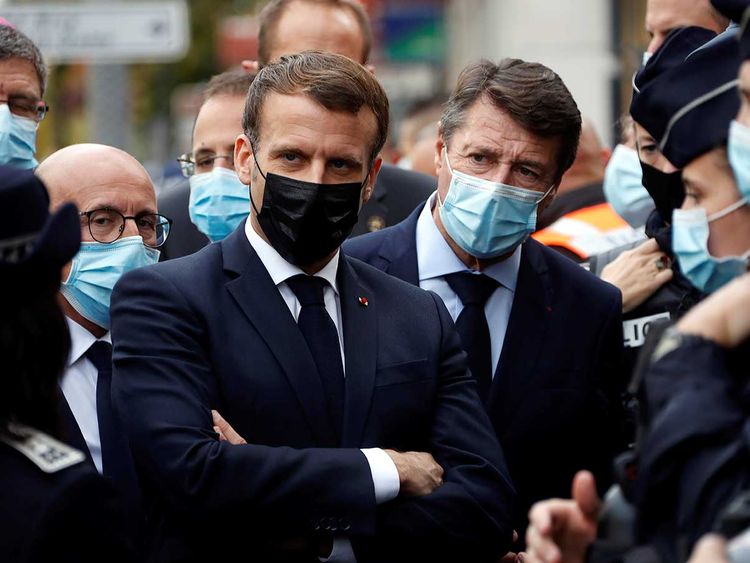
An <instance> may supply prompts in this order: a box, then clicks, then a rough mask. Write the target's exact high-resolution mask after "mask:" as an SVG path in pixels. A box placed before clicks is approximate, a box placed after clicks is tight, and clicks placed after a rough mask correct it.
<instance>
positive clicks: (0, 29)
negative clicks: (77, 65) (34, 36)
mask: <svg viewBox="0 0 750 563" xmlns="http://www.w3.org/2000/svg"><path fill="white" fill-rule="evenodd" d="M6 59H23V60H26V61H29V62H30V63H31V64H32V65H34V70H36V76H37V78H38V79H39V90H40V91H41V92H42V95H44V90H45V89H46V88H47V66H46V65H45V64H44V60H43V59H42V53H41V52H40V51H39V48H38V47H37V46H36V45H34V42H33V41H32V40H31V39H29V38H28V37H27V36H26V35H24V34H23V33H21V32H20V31H18V30H17V29H14V28H12V27H10V26H8V25H0V60H6Z"/></svg>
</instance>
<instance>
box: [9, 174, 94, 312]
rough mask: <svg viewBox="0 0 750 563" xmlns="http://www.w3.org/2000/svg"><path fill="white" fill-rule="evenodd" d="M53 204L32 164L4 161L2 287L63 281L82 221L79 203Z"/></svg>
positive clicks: (77, 244)
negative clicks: (23, 165)
mask: <svg viewBox="0 0 750 563" xmlns="http://www.w3.org/2000/svg"><path fill="white" fill-rule="evenodd" d="M48 208H49V195H48V194H47V190H46V188H45V187H44V184H43V183H42V181H41V180H40V179H39V178H37V176H36V175H35V174H34V173H33V172H32V171H31V170H23V169H20V168H15V167H12V166H0V288H1V289H5V290H7V289H11V290H18V291H34V290H36V289H39V288H40V287H41V286H44V287H57V286H58V285H59V283H60V269H61V268H62V267H63V266H64V265H65V264H66V263H67V262H69V261H70V260H71V259H72V258H73V256H75V254H76V252H78V248H79V247H80V244H81V226H80V220H79V217H78V210H77V209H76V207H75V205H73V204H71V203H68V204H64V205H62V206H61V207H60V208H59V209H58V210H57V211H56V212H55V213H54V214H50V212H49V209H48ZM12 298H13V297H11V299H12Z"/></svg>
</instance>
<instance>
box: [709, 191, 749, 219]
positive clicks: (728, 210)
mask: <svg viewBox="0 0 750 563" xmlns="http://www.w3.org/2000/svg"><path fill="white" fill-rule="evenodd" d="M744 205H747V200H746V199H745V198H744V197H743V198H742V199H740V200H738V201H735V202H734V203H733V204H732V205H730V206H728V207H725V208H724V209H722V210H720V211H717V212H716V213H713V214H711V215H709V216H707V217H706V221H708V222H709V223H710V222H711V221H716V220H718V219H721V218H723V217H726V216H727V215H729V214H730V213H732V212H734V211H737V210H738V209H739V208H740V207H742V206H744Z"/></svg>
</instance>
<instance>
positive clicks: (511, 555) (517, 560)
mask: <svg viewBox="0 0 750 563" xmlns="http://www.w3.org/2000/svg"><path fill="white" fill-rule="evenodd" d="M517 541H518V532H516V531H515V530H513V541H512V542H511V543H516V542H517ZM525 557H526V554H525V553H524V552H523V551H519V552H518V553H516V552H514V551H509V552H508V553H506V554H505V555H503V556H502V557H501V558H500V559H498V560H497V563H523V561H524V558H525Z"/></svg>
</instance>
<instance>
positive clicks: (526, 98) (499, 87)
mask: <svg viewBox="0 0 750 563" xmlns="http://www.w3.org/2000/svg"><path fill="white" fill-rule="evenodd" d="M483 97H486V99H487V100H489V101H490V102H491V103H492V104H493V105H494V106H495V107H497V108H498V109H500V110H502V111H504V112H507V113H508V114H509V115H510V117H511V118H513V120H514V121H516V122H517V123H519V124H520V125H522V126H523V127H524V128H525V129H526V130H527V131H529V132H531V133H533V134H534V135H538V136H540V137H543V138H552V137H559V138H560V140H561V143H560V149H559V151H558V154H557V174H556V177H557V179H558V180H559V179H560V178H561V177H562V175H563V173H564V172H565V171H566V170H567V169H568V168H570V166H571V164H573V161H574V160H575V157H576V151H577V149H578V139H579V137H580V135H581V114H580V112H579V111H578V106H577V105H576V103H575V100H574V99H573V96H571V94H570V91H568V89H567V88H566V87H565V84H564V83H563V81H562V80H561V79H560V77H559V76H558V75H557V74H556V73H555V72H553V71H552V70H551V69H549V68H547V67H546V66H544V65H542V64H539V63H530V62H526V61H522V60H520V59H503V60H501V61H500V62H499V63H497V64H495V63H493V62H490V61H487V60H482V61H480V62H478V63H475V64H471V65H469V66H467V67H466V68H465V69H464V70H463V71H462V72H461V74H460V75H459V77H458V83H457V85H456V88H455V90H453V93H452V94H451V97H450V99H449V100H448V102H447V103H446V104H445V106H444V108H443V116H442V118H441V120H440V128H441V133H442V135H443V139H444V140H445V142H446V143H448V142H450V140H451V137H453V134H454V133H455V132H456V130H457V129H459V128H461V127H462V126H463V125H464V120H465V117H466V112H467V111H468V109H469V108H470V107H471V106H472V105H473V104H474V103H475V102H476V101H477V100H479V99H480V98H483Z"/></svg>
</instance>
